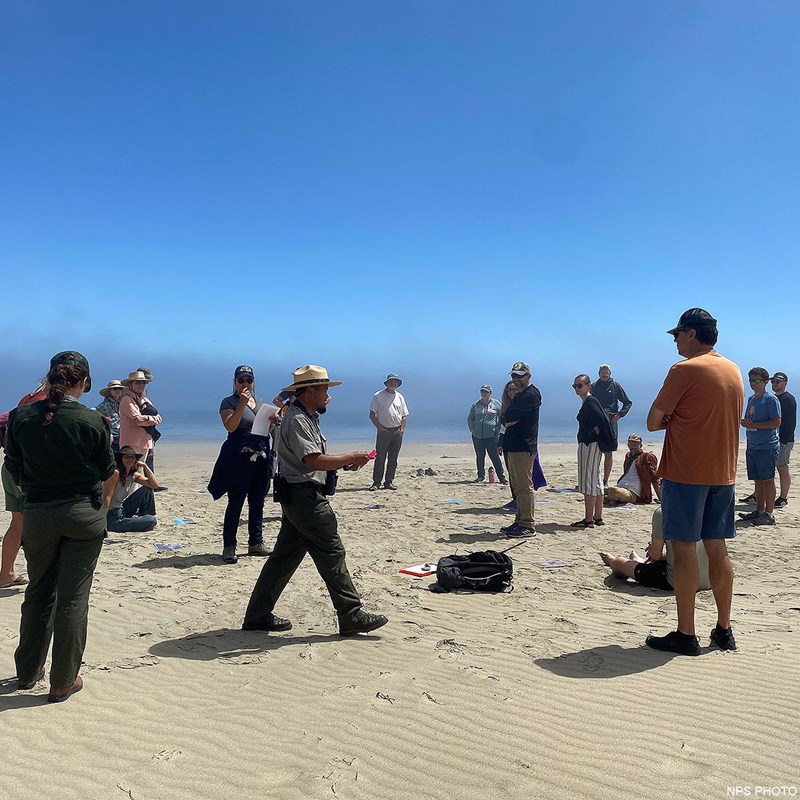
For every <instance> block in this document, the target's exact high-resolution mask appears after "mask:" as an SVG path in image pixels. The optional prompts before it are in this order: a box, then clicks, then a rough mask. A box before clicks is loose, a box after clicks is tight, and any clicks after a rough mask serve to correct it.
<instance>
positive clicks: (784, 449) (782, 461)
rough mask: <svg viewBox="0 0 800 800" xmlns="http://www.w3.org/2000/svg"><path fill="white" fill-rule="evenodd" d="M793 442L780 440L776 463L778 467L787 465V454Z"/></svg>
mask: <svg viewBox="0 0 800 800" xmlns="http://www.w3.org/2000/svg"><path fill="white" fill-rule="evenodd" d="M793 446H794V442H781V449H780V450H778V464H777V466H779V467H788V466H789V456H790V455H791V454H792V447H793Z"/></svg>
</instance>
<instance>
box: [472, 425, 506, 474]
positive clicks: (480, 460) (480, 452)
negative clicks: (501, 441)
mask: <svg viewBox="0 0 800 800" xmlns="http://www.w3.org/2000/svg"><path fill="white" fill-rule="evenodd" d="M497 439H498V437H497V436H491V437H489V438H488V439H476V438H475V437H474V436H473V437H472V446H473V447H474V448H475V466H476V467H477V469H478V477H479V478H480V479H481V480H483V479H484V478H485V477H486V454H487V453H488V454H489V460H490V461H491V462H492V466H493V467H494V471H495V472H496V473H497V477H498V478H500V479H501V480H505V477H506V476H505V472H503V462H502V461H501V460H500V455H499V454H498V452H497Z"/></svg>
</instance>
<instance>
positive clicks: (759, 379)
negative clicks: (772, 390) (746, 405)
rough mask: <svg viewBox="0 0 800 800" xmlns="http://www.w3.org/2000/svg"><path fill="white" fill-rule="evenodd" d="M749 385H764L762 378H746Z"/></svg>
mask: <svg viewBox="0 0 800 800" xmlns="http://www.w3.org/2000/svg"><path fill="white" fill-rule="evenodd" d="M747 380H748V382H749V383H766V381H765V380H764V379H763V378H748V379H747Z"/></svg>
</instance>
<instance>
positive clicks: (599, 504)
mask: <svg viewBox="0 0 800 800" xmlns="http://www.w3.org/2000/svg"><path fill="white" fill-rule="evenodd" d="M592 497H593V499H594V509H593V513H592V516H593V518H594V519H603V495H601V494H595V495H592Z"/></svg>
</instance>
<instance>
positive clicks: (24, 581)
mask: <svg viewBox="0 0 800 800" xmlns="http://www.w3.org/2000/svg"><path fill="white" fill-rule="evenodd" d="M29 583H30V581H29V580H28V578H27V577H26V576H25V575H17V577H16V578H14V580H13V581H9V582H8V583H2V584H0V589H12V588H13V587H14V586H27V585H28V584H29Z"/></svg>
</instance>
